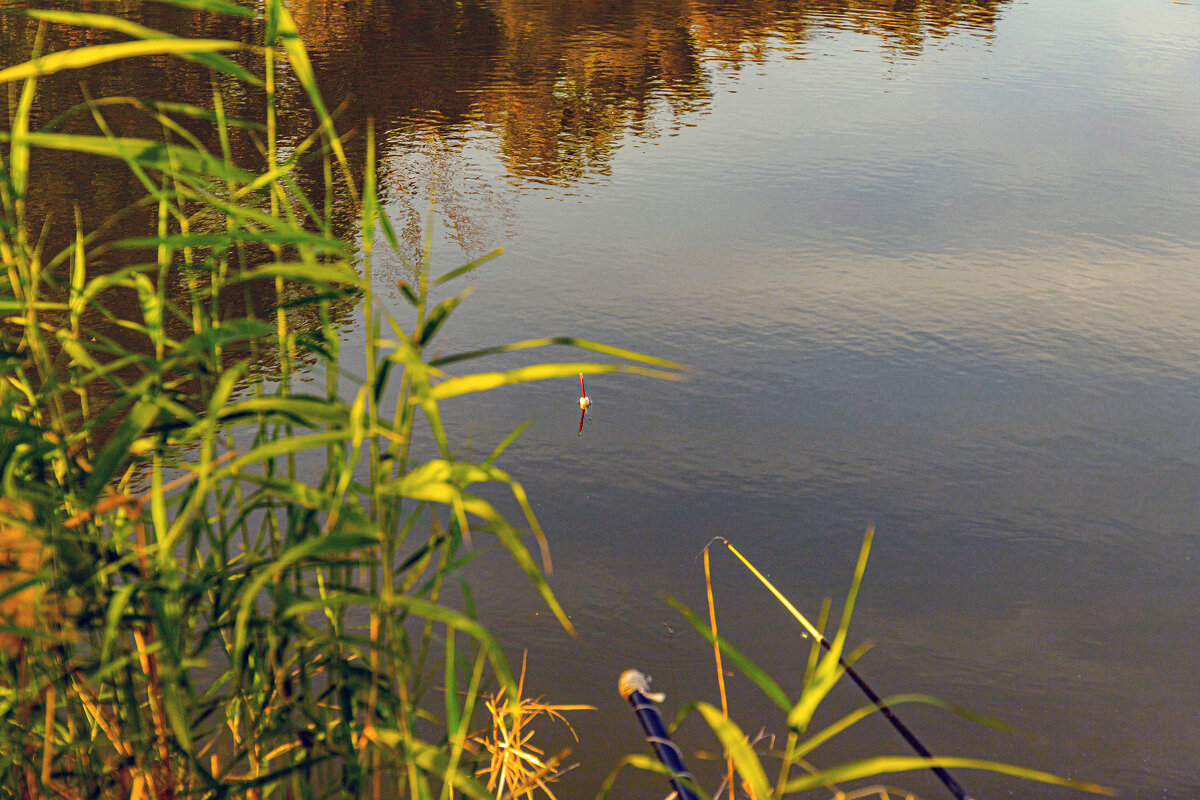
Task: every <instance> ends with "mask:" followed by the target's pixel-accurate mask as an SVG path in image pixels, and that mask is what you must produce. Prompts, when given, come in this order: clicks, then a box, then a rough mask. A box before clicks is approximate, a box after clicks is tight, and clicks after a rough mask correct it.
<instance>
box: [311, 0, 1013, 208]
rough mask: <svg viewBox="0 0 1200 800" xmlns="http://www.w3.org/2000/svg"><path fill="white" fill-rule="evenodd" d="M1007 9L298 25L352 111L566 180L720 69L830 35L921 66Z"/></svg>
mask: <svg viewBox="0 0 1200 800" xmlns="http://www.w3.org/2000/svg"><path fill="white" fill-rule="evenodd" d="M1006 2H1007V0H984V1H983V2H973V3H972V2H961V1H959V0H811V1H810V2H794V0H625V2H622V3H616V4H614V3H612V2H609V0H571V1H570V2H567V1H566V0H490V1H489V0H474V2H467V3H456V4H446V3H441V2H432V1H431V0H408V1H406V2H399V3H394V4H382V3H376V2H372V1H371V0H365V2H347V0H326V1H325V2H322V1H321V0H308V1H307V2H302V3H298V4H297V5H298V6H299V7H298V8H297V9H296V16H297V22H298V25H299V26H300V28H301V30H302V32H303V33H304V34H305V36H306V40H307V41H308V43H309V45H310V47H311V48H312V49H313V50H314V52H315V55H314V60H315V61H316V62H317V66H318V70H319V71H320V75H321V78H322V86H323V87H324V88H325V90H326V92H328V93H329V94H330V96H332V97H341V96H353V97H354V98H355V99H354V100H353V103H352V106H351V110H350V112H349V116H350V117H351V118H353V119H355V120H356V121H359V122H361V120H362V119H365V117H366V116H374V117H375V118H376V119H377V120H379V121H380V123H379V128H380V129H383V130H393V129H397V128H400V127H404V126H408V125H414V124H415V125H417V126H419V127H421V128H423V129H425V130H426V131H428V132H434V133H436V134H437V135H439V136H441V137H442V138H443V139H445V140H446V141H453V140H456V139H462V138H463V136H462V133H461V129H462V128H463V127H470V126H475V127H482V128H484V129H487V130H490V131H494V132H495V133H496V134H498V136H499V144H498V149H499V155H500V157H501V159H502V161H503V163H504V165H505V167H506V168H507V169H508V170H509V171H510V172H511V173H512V174H514V175H516V176H519V177H520V178H522V179H524V180H527V181H531V182H535V183H549V184H553V185H558V186H565V185H571V184H574V183H576V182H579V181H584V180H590V179H595V178H599V177H603V176H605V175H607V174H608V171H609V170H610V168H611V162H612V158H613V154H614V153H615V151H616V149H617V148H618V147H619V145H620V142H621V141H622V139H623V138H625V137H628V136H636V137H653V136H656V135H658V134H659V133H661V132H663V131H664V130H671V129H674V128H677V127H678V126H680V125H682V124H688V123H689V119H690V118H691V117H693V116H695V115H696V114H698V113H702V112H703V111H704V109H705V108H706V107H707V106H708V104H709V102H710V101H711V99H712V93H713V89H712V85H711V84H712V78H711V74H710V71H709V69H707V68H706V63H712V62H715V63H718V64H721V65H723V66H726V67H729V68H733V69H738V68H740V67H742V66H743V65H745V64H750V63H760V62H762V61H763V60H764V59H766V58H767V57H768V56H769V55H770V54H771V53H772V52H784V53H786V54H788V55H791V56H794V57H804V56H805V55H806V54H807V45H808V42H809V40H810V38H811V36H812V34H813V32H814V31H830V30H833V31H854V32H857V33H860V34H865V35H870V36H873V37H876V38H877V39H878V40H879V41H880V42H881V45H882V48H883V50H884V53H885V55H886V56H887V57H890V58H897V57H916V56H919V55H920V54H921V53H922V51H923V48H925V47H926V46H927V45H928V44H929V43H930V42H933V41H937V40H940V39H945V38H947V37H949V36H950V35H951V34H954V33H956V32H970V33H972V34H974V35H978V36H983V37H990V36H992V35H993V32H994V26H995V22H996V19H997V16H998V13H999V8H1000V7H1001V6H1002V5H1004V4H1005V3H1006Z"/></svg>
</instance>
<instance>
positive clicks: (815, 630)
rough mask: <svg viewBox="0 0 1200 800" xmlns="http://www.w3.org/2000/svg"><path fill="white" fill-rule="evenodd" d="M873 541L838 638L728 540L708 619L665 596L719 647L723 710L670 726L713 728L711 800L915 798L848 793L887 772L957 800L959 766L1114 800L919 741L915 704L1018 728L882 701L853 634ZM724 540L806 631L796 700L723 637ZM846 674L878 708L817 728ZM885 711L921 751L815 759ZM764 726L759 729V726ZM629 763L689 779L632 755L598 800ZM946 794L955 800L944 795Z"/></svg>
mask: <svg viewBox="0 0 1200 800" xmlns="http://www.w3.org/2000/svg"><path fill="white" fill-rule="evenodd" d="M873 537H874V528H873V527H872V528H868V529H867V532H866V534H865V535H864V537H863V543H862V547H861V549H860V550H859V554H858V560H857V563H856V564H855V569H854V575H853V577H852V578H851V581H850V588H849V591H848V592H847V594H846V599H845V601H844V602H843V604H842V613H841V619H840V621H839V623H838V627H837V632H836V633H835V634H834V636H833V639H832V640H830V639H827V638H826V637H825V631H826V630H827V628H826V626H827V623H828V622H829V614H830V608H831V604H830V602H829V601H828V600H826V601H825V603H824V604H823V605H822V607H821V613H820V616H819V617H818V620H817V623H816V624H815V625H814V624H813V623H812V622H810V621H809V620H808V619H807V617H805V616H804V615H803V614H801V613H800V612H799V611H798V610H797V609H796V607H795V606H794V605H793V604H792V602H791V601H790V600H788V599H787V598H786V597H785V596H784V595H783V594H782V593H781V592H780V591H779V590H778V589H777V588H776V587H775V586H774V585H773V584H772V583H771V581H770V580H769V579H768V578H767V577H766V576H765V575H763V574H762V573H761V572H760V571H759V570H758V569H757V568H756V567H755V566H754V565H753V564H751V563H750V561H749V560H747V559H746V557H745V556H744V555H742V554H741V553H740V552H739V551H738V550H737V548H735V547H734V546H733V545H732V544H731V543H729V542H728V541H727V540H725V539H724V538H721V537H718V538H717V539H715V540H714V541H713V542H711V543H710V544H709V546H708V547H706V548H705V550H704V578H705V588H706V590H707V595H708V610H709V618H708V620H705V619H703V618H702V617H700V616H699V615H698V614H696V613H695V612H694V611H692V610H691V609H690V608H688V607H687V606H686V605H684V604H683V603H681V602H679V601H678V600H677V599H675V598H673V597H670V596H668V597H667V598H666V601H667V603H668V604H669V605H671V607H672V608H674V609H675V610H676V611H678V612H679V613H680V614H681V615H682V616H683V617H684V619H686V620H687V622H688V624H690V625H691V626H692V627H693V628H694V629H695V630H696V632H697V633H699V634H700V635H701V636H703V637H704V638H705V639H706V640H708V642H709V643H710V644H711V645H713V649H714V662H715V666H716V672H717V683H718V687H719V693H720V700H721V704H720V707H717V706H715V705H713V704H711V703H706V702H702V701H696V702H690V703H687V704H685V705H684V706H683V707H682V708H681V709H680V711H679V712H678V714H676V716H675V719H674V721H673V723H672V725H671V726H670V727H671V729H675V728H677V727H678V726H679V725H680V724H681V723H682V722H683V721H684V719H686V718H687V717H688V716H690V715H692V714H694V713H695V714H698V715H699V716H700V717H701V718H702V719H703V721H704V723H705V725H706V726H707V728H708V730H709V731H710V732H711V733H712V734H713V736H714V738H715V739H716V741H717V744H718V746H719V749H720V752H722V753H723V760H724V761H725V762H726V768H727V771H726V773H725V778H724V780H723V781H722V784H721V788H720V789H719V790H718V791H716V792H715V793H714V794H713V795H711V796H713V797H719V796H721V795H722V793H723V792H724V793H725V796H727V797H729V798H730V799H731V800H732V799H733V798H735V797H738V796H739V795H740V796H742V797H745V798H754V800H772V798H783V797H789V796H801V795H803V796H810V797H811V796H817V797H834V798H837V799H838V800H862V799H863V798H879V800H887V798H889V797H893V796H895V797H906V798H912V797H913V796H914V795H912V794H911V793H910V792H907V791H905V790H903V789H897V788H894V787H892V786H889V785H886V784H881V783H878V782H873V783H871V785H867V786H862V785H859V786H856V787H846V786H843V784H848V783H851V782H858V783H861V782H862V781H864V780H866V779H870V780H872V781H878V780H879V779H880V778H881V776H885V777H886V776H892V775H895V774H899V773H912V772H921V771H924V770H932V771H933V772H934V773H935V774H936V775H937V777H938V779H939V780H940V781H941V782H942V784H943V787H942V788H944V789H945V790H946V791H947V792H948V793H949V794H948V796H951V797H955V798H967V797H969V795H968V794H967V792H966V790H965V789H964V788H963V787H962V785H961V784H959V783H958V781H957V780H956V779H955V778H954V777H952V776H951V775H950V774H949V772H947V770H950V769H953V770H955V771H956V774H957V771H958V770H983V771H987V772H994V773H999V774H1002V775H1009V776H1012V777H1015V778H1020V779H1023V780H1028V781H1035V782H1039V783H1045V784H1049V785H1052V786H1060V787H1063V788H1068V789H1074V790H1079V791H1084V792H1092V793H1095V794H1103V795H1115V794H1116V793H1115V792H1114V791H1113V790H1112V789H1110V788H1108V787H1106V786H1101V785H1099V784H1096V783H1092V782H1090V781H1083V780H1078V779H1074V778H1066V777H1063V776H1060V775H1055V774H1053V773H1050V772H1046V771H1044V770H1038V769H1031V768H1029V767H1022V766H1017V765H1014V764H1007V763H1004V762H999V761H991V760H987V759H980V758H963V757H957V756H942V755H934V754H932V753H930V752H929V751H928V750H927V749H926V748H925V746H924V745H923V744H921V743H920V742H919V740H917V739H916V736H915V734H913V733H912V731H911V730H909V729H908V728H907V726H906V725H904V723H903V722H901V721H900V720H899V718H898V717H897V716H896V715H897V713H898V709H900V708H902V707H908V706H912V705H924V706H932V707H934V708H938V709H941V710H944V711H948V712H950V713H953V714H957V715H958V716H960V717H962V718H963V719H966V720H967V721H969V722H971V723H974V724H979V725H983V726H986V727H990V728H993V729H995V730H999V731H1004V732H1009V733H1011V732H1014V729H1013V728H1012V727H1011V726H1009V725H1007V724H1005V723H1004V722H1002V721H1000V720H996V719H992V718H990V717H986V716H983V715H982V714H978V713H976V712H973V711H970V710H969V709H966V708H963V707H962V706H957V705H954V704H951V703H948V702H946V701H945V700H941V699H939V698H936V697H931V696H929V695H925V694H898V695H890V696H887V697H880V696H879V695H877V694H875V692H874V690H873V689H871V688H870V687H869V686H867V684H866V683H865V681H863V680H862V678H861V676H859V675H858V673H857V672H855V670H854V666H853V665H854V664H855V663H856V662H857V661H858V660H859V658H861V657H862V656H863V655H864V654H865V653H866V652H867V650H869V649H870V646H869V645H860V646H859V647H857V648H855V649H853V650H848V649H847V648H848V643H849V642H848V634H849V630H850V620H851V618H852V617H853V615H854V607H855V604H856V603H857V599H858V591H859V588H860V587H861V586H862V581H863V575H864V573H865V571H866V567H867V557H868V555H869V554H870V551H871V541H872V538H873ZM718 542H719V543H721V544H723V545H724V546H725V548H726V549H728V551H729V552H730V553H731V554H733V555H734V556H735V557H736V558H737V560H738V561H739V562H740V563H741V564H742V565H743V566H745V567H746V568H747V569H748V570H749V571H750V572H751V574H753V575H754V577H755V578H757V579H758V580H759V582H760V583H762V585H763V586H764V587H765V588H766V589H767V591H768V592H769V593H770V594H771V595H772V596H773V597H774V599H775V600H776V601H777V602H779V603H780V604H781V605H782V606H783V607H784V608H785V609H786V610H787V612H788V613H789V614H790V615H791V616H792V617H793V618H794V619H795V620H796V622H797V623H798V625H799V631H797V634H798V636H799V637H800V638H809V639H810V640H811V647H810V648H809V653H808V659H807V662H806V663H805V664H804V665H803V667H802V669H798V670H797V674H800V675H802V676H803V682H802V684H801V689H800V694H799V696H798V697H796V698H791V697H789V696H788V694H787V693H786V692H785V691H784V690H783V687H782V686H780V684H779V683H778V682H777V681H776V680H775V679H774V678H773V677H771V675H770V674H768V673H767V672H766V671H765V670H764V669H762V668H761V667H760V666H758V665H757V664H755V663H754V661H753V660H751V659H750V658H749V657H748V656H746V655H745V654H744V653H742V652H741V651H740V650H738V648H737V647H736V646H735V645H734V644H733V643H731V642H730V641H729V640H728V639H726V638H725V637H723V636H721V635H720V634H719V633H718V629H717V628H718V626H717V612H716V603H715V600H714V595H713V587H712V577H711V571H710V565H709V551H710V550H711V549H712V546H713V544H716V543H718ZM725 661H728V662H729V664H730V665H731V666H732V667H733V668H734V669H736V670H737V671H738V672H739V673H741V674H742V675H743V676H744V677H745V678H746V679H747V680H748V681H749V682H750V684H752V685H753V686H754V687H756V688H757V689H758V690H759V691H761V692H762V694H763V696H764V697H765V698H766V699H767V700H769V701H770V702H771V703H772V704H773V705H774V706H776V708H777V710H778V712H779V713H780V715H781V716H782V720H781V722H782V724H781V725H780V726H779V731H780V734H779V736H778V739H777V738H776V737H775V736H774V735H772V736H769V737H768V736H767V735H766V733H765V731H766V730H767V729H766V728H763V731H764V732H763V733H760V734H759V736H758V737H757V738H755V739H753V740H752V739H751V738H750V737H749V736H747V735H746V733H745V732H744V730H743V729H742V728H741V727H740V726H739V725H738V724H737V722H736V721H735V720H734V715H733V714H731V712H730V708H729V702H728V698H727V695H726V692H725V675H726V674H733V673H732V670H731V671H729V672H728V673H727V672H726V667H725ZM797 666H798V667H799V666H800V665H797ZM847 676H849V678H850V679H851V680H852V681H853V682H854V683H855V684H857V685H858V687H859V688H860V689H862V690H863V692H864V693H865V694H866V695H867V697H868V698H869V699H870V700H871V702H870V703H868V704H867V705H864V706H862V707H860V708H858V709H857V710H855V711H852V712H851V713H849V714H846V715H845V716H843V717H841V718H839V719H837V720H834V721H833V722H831V723H828V724H825V725H823V726H819V727H818V725H817V722H816V720H817V712H818V710H819V709H820V707H821V705H822V704H823V703H824V702H825V700H826V699H827V698H828V697H829V694H830V692H831V691H832V690H833V689H834V687H835V686H837V685H838V684H839V683H841V682H842V679H843V678H845V677H847ZM876 715H879V716H883V717H885V718H886V719H887V720H888V721H889V722H891V724H892V725H893V726H894V727H895V728H896V730H897V731H898V732H901V733H902V736H903V738H905V739H908V741H909V744H910V745H912V746H913V749H914V750H915V751H916V752H917V753H918V754H917V755H872V756H866V757H862V758H856V759H853V760H850V761H846V762H843V763H840V764H835V765H833V766H818V765H817V764H816V763H815V760H816V759H815V758H814V754H816V753H817V751H818V750H819V748H821V747H822V746H824V745H826V744H828V743H829V742H830V741H831V740H833V739H835V738H837V737H839V736H843V735H845V734H847V733H849V732H852V731H853V730H854V729H855V726H856V725H858V723H860V722H862V721H863V720H865V719H867V718H869V717H874V716H876ZM755 724H758V721H756V723H755ZM780 745H781V746H780ZM906 749H907V748H906ZM626 767H631V768H634V769H639V770H644V771H647V772H653V773H658V774H660V775H664V776H665V777H667V778H670V779H676V780H678V779H679V778H680V776H678V775H675V774H673V773H672V772H671V771H670V770H669V769H668V768H667V767H665V766H664V765H663V764H662V763H660V762H659V761H657V760H655V759H653V758H651V757H649V756H645V755H628V756H625V757H623V758H622V759H621V760H620V761H619V762H618V763H617V765H616V767H614V768H613V770H612V771H611V772H610V773H609V775H608V777H607V778H606V779H605V782H604V785H603V786H602V787H601V789H600V793H599V795H598V800H606V798H607V797H608V796H609V795H610V794H611V792H612V790H613V787H614V786H615V785H616V782H617V780H618V778H619V777H620V774H621V772H622V771H623V770H624V769H625V768H626ZM686 788H688V789H689V790H691V791H692V792H693V794H694V795H695V797H697V798H701V800H708V798H709V797H710V795H709V794H708V793H707V792H706V791H705V789H704V787H702V786H700V785H698V784H697V783H696V782H695V781H694V780H688V781H686ZM942 796H947V795H945V794H943V795H942Z"/></svg>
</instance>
